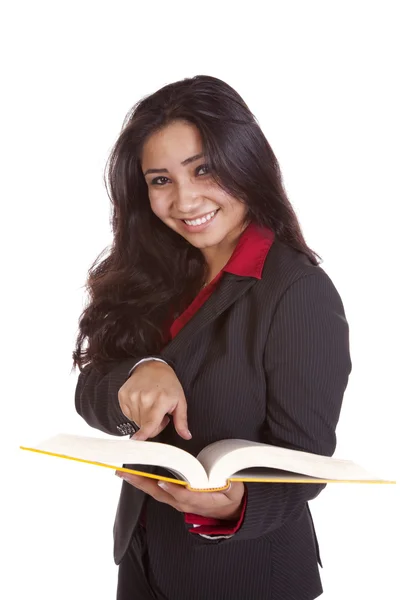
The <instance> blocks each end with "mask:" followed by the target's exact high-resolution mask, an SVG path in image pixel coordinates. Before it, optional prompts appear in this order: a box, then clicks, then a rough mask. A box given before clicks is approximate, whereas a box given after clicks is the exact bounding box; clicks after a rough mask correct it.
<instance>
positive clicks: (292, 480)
mask: <svg viewBox="0 0 400 600" xmlns="http://www.w3.org/2000/svg"><path fill="white" fill-rule="evenodd" d="M20 449H21V450H28V451H29V452H37V453H38V454H47V455H48V456H56V457H57V458H67V459H68V460H74V461H76V462H80V463H86V464H88V465H96V466H97V467H105V468H106V469H113V470H114V471H122V472H124V473H132V475H139V476H140V477H148V478H149V479H157V481H167V482H170V483H175V484H177V485H184V486H185V487H186V488H187V489H188V490H190V491H191V492H222V491H224V490H227V489H228V488H229V485H230V482H231V481H242V482H244V483H246V482H254V483H389V484H395V483H396V481H389V480H386V479H360V480H351V481H349V480H347V479H311V480H304V479H300V478H296V477H278V478H274V479H272V478H268V477H265V478H264V477H263V478H262V479H260V478H254V477H253V478H252V477H230V478H229V479H228V480H227V484H226V485H225V486H223V487H218V488H204V489H197V488H192V487H190V485H189V483H188V482H187V481H182V480H180V479H174V478H173V477H165V476H164V475H154V474H153V473H146V472H144V471H136V470H134V469H127V468H126V467H117V466H114V465H107V464H105V463H101V462H95V461H93V460H86V459H83V458H75V457H73V456H67V455H66V454H56V453H55V452H47V451H46V450H38V449H37V448H27V447H25V446H20ZM155 466H157V465H155Z"/></svg>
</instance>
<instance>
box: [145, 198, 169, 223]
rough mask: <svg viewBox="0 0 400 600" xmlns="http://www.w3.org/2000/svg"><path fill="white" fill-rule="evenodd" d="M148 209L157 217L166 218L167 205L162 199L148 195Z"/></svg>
mask: <svg viewBox="0 0 400 600" xmlns="http://www.w3.org/2000/svg"><path fill="white" fill-rule="evenodd" d="M149 200H150V208H151V210H152V211H153V213H154V214H155V215H157V217H159V218H160V219H165V218H166V217H167V216H168V203H167V202H166V201H165V199H163V198H157V197H154V196H151V195H150V194H149Z"/></svg>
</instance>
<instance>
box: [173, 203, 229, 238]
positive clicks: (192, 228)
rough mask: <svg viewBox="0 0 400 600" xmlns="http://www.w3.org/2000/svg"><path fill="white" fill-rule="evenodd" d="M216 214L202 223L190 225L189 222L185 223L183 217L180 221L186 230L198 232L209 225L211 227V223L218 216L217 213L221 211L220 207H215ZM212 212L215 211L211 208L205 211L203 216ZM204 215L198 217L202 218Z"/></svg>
mask: <svg viewBox="0 0 400 600" xmlns="http://www.w3.org/2000/svg"><path fill="white" fill-rule="evenodd" d="M214 210H215V211H216V212H215V215H214V216H213V217H212V218H211V219H210V220H209V221H206V222H205V223H203V224H202V225H188V224H187V223H185V221H184V220H183V219H179V221H180V222H181V223H182V227H184V229H185V230H186V231H189V232H190V233H196V232H200V231H204V229H206V228H207V227H209V226H210V225H211V223H213V222H214V221H215V217H216V216H217V214H218V213H219V210H220V209H219V208H216V209H214ZM210 212H213V211H212V210H209V211H208V212H206V213H204V214H203V215H202V216H203V217H205V216H206V215H209V214H210ZM201 218H202V217H201V216H200V217H196V219H201ZM189 220H190V221H192V220H194V219H189Z"/></svg>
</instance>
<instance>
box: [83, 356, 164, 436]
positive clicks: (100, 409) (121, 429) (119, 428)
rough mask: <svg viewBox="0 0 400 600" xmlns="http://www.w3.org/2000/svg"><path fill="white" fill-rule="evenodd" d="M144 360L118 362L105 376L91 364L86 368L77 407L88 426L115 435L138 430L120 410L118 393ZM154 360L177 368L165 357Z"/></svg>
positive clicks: (130, 359) (131, 359)
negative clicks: (137, 365)
mask: <svg viewBox="0 0 400 600" xmlns="http://www.w3.org/2000/svg"><path fill="white" fill-rule="evenodd" d="M143 358H145V357H143V356H140V357H136V358H133V357H132V358H127V359H126V360H123V361H121V362H118V363H114V364H113V365H112V366H111V367H109V368H108V371H107V372H106V373H101V372H100V371H99V370H97V369H96V367H95V366H94V365H92V364H91V363H90V364H88V365H86V366H85V367H84V368H83V369H82V371H81V373H80V375H79V377H78V381H77V385H76V389H75V408H76V410H77V412H78V414H79V415H80V416H81V417H82V418H83V419H84V420H85V421H86V423H88V425H90V426H91V427H95V428H96V429H100V431H104V432H105V433H108V434H111V435H128V434H132V433H134V432H135V431H136V430H137V426H136V424H135V423H133V421H130V420H129V419H128V418H127V417H126V416H125V415H124V413H123V412H122V410H121V408H120V405H119V401H118V391H119V389H120V388H121V387H122V386H123V384H124V383H125V381H126V380H127V379H128V378H129V376H130V374H131V372H132V370H133V368H134V366H135V365H136V364H137V363H138V362H139V361H141V360H142V359H143ZM152 358H153V357H152ZM154 358H157V359H160V360H162V361H163V362H166V363H167V364H168V365H169V366H171V367H173V364H172V363H171V362H170V361H168V360H166V359H165V358H162V357H161V356H158V357H154Z"/></svg>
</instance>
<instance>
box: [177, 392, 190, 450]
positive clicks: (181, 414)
mask: <svg viewBox="0 0 400 600" xmlns="http://www.w3.org/2000/svg"><path fill="white" fill-rule="evenodd" d="M172 418H173V420H174V427H175V429H176V432H177V433H178V434H179V435H180V436H181V437H183V438H184V439H185V440H190V439H191V438H192V434H191V433H190V431H189V427H188V421H187V404H186V400H180V401H179V402H178V404H177V405H176V407H175V409H174V411H173V413H172Z"/></svg>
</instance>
